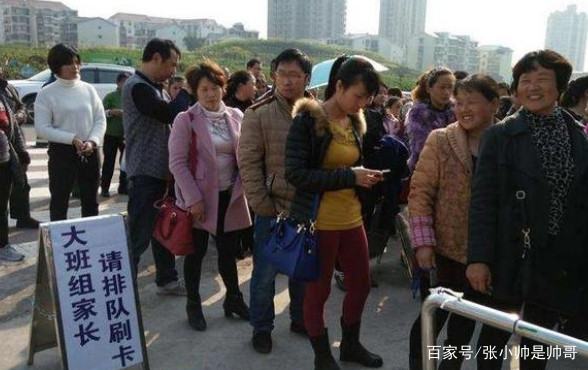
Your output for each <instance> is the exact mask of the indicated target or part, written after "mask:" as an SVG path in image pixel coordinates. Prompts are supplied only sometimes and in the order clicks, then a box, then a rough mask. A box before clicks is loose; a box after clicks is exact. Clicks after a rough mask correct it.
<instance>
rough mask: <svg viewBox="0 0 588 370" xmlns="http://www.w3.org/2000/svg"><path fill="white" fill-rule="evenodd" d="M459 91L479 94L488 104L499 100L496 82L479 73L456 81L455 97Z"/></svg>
mask: <svg viewBox="0 0 588 370" xmlns="http://www.w3.org/2000/svg"><path fill="white" fill-rule="evenodd" d="M460 90H462V91H466V92H474V91H475V92H479V93H480V94H482V95H483V96H484V98H486V100H488V101H489V102H491V101H492V100H494V99H499V98H500V96H499V94H498V84H497V83H496V81H495V80H494V79H493V78H492V77H490V76H488V75H485V74H481V73H477V74H473V75H470V76H468V77H466V78H464V79H463V80H458V81H457V82H456V83H455V90H454V92H455V95H457V93H458V92H459V91H460Z"/></svg>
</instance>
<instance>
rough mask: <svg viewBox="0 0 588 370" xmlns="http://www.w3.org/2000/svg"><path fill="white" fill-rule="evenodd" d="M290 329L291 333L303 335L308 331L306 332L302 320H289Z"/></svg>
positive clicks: (306, 334)
mask: <svg viewBox="0 0 588 370" xmlns="http://www.w3.org/2000/svg"><path fill="white" fill-rule="evenodd" d="M290 331H291V332H292V333H296V334H300V335H303V336H305V337H307V336H308V333H307V332H306V328H305V327H304V323H302V322H296V321H292V322H290Z"/></svg>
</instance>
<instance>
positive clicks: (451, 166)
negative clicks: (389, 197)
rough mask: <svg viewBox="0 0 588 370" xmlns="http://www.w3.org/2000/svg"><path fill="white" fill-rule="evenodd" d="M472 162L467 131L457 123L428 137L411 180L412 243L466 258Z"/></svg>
mask: <svg viewBox="0 0 588 370" xmlns="http://www.w3.org/2000/svg"><path fill="white" fill-rule="evenodd" d="M472 170H473V163H472V157H471V154H470V150H469V148H468V141H467V133H466V131H465V130H464V129H463V128H461V126H459V124H458V123H457V122H455V123H452V124H450V125H449V126H447V127H446V128H443V129H438V130H434V131H432V132H431V134H430V135H429V137H428V138H427V140H426V142H425V145H424V148H423V150H422V152H421V155H420V158H419V161H418V162H417V165H416V169H415V170H414V173H413V175H412V179H411V183H410V194H409V197H408V210H409V217H410V218H409V220H410V229H411V236H412V242H413V246H414V247H415V248H419V247H424V246H432V247H434V248H435V251H436V252H437V253H439V254H441V255H443V256H445V257H447V258H450V259H452V260H454V261H457V262H460V263H463V264H465V263H466V261H467V241H468V212H469V206H470V194H471V193H470V186H471V182H472Z"/></svg>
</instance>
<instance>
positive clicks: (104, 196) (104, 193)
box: [100, 190, 110, 198]
mask: <svg viewBox="0 0 588 370" xmlns="http://www.w3.org/2000/svg"><path fill="white" fill-rule="evenodd" d="M100 195H101V196H102V198H110V192H109V191H108V190H102V191H101V192H100Z"/></svg>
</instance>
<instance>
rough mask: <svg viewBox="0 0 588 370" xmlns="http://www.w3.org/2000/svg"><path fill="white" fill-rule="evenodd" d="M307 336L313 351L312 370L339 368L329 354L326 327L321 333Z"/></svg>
mask: <svg viewBox="0 0 588 370" xmlns="http://www.w3.org/2000/svg"><path fill="white" fill-rule="evenodd" d="M309 338H310V344H311V345H312V350H313V351H314V370H341V368H340V367H339V365H338V364H337V361H335V358H333V355H332V354H331V344H330V343H329V334H328V332H327V329H325V333H324V334H323V335H321V336H318V337H309Z"/></svg>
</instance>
